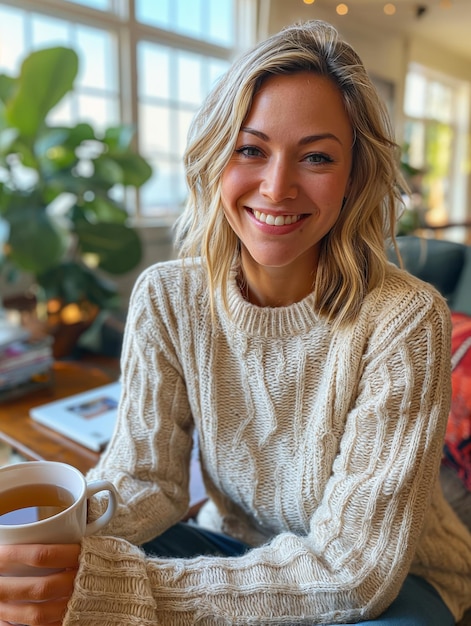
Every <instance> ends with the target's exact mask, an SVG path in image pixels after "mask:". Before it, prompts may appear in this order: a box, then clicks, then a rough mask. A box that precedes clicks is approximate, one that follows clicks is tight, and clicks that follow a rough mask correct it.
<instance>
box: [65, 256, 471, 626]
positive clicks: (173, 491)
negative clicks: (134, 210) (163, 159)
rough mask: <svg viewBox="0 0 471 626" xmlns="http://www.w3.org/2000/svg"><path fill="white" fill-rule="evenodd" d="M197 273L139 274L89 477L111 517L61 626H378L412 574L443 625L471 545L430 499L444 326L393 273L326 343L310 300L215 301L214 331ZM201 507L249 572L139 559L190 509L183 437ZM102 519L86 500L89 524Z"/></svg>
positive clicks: (211, 561)
mask: <svg viewBox="0 0 471 626" xmlns="http://www.w3.org/2000/svg"><path fill="white" fill-rule="evenodd" d="M205 285H206V282H205V279H204V271H203V269H202V267H201V266H200V264H199V263H198V262H187V263H186V264H183V263H182V262H181V261H172V262H167V263H162V264H158V265H155V266H153V267H151V268H149V269H148V270H146V271H145V272H144V273H143V275H142V276H141V277H140V279H139V280H138V282H137V284H136V287H135V289H134V292H133V295H132V299H131V305H130V309H129V318H128V324H127V329H126V333H125V339H124V345H123V356H122V371H123V376H122V380H123V395H122V398H121V402H120V408H119V418H118V424H117V428H116V431H115V434H114V436H113V439H112V441H111V443H110V445H109V446H108V449H107V451H106V452H105V453H104V454H103V456H102V458H101V461H100V463H99V464H98V466H97V467H96V468H94V469H93V470H92V471H91V472H90V474H89V477H90V478H99V477H104V478H108V479H111V480H112V481H113V482H114V483H115V485H116V486H117V488H118V490H119V491H120V494H121V498H122V503H121V504H120V506H119V509H118V513H117V514H116V516H115V518H114V520H113V521H112V522H111V524H110V525H109V526H108V528H107V529H106V532H107V535H108V536H95V537H89V538H86V539H84V541H83V547H82V553H81V565H80V570H79V573H78V576H77V579H76V586H75V591H74V594H73V597H72V599H71V601H70V603H69V610H68V613H67V616H66V619H65V622H64V626H70V625H72V624H81V625H83V626H89V625H90V626H92V625H93V626H118V625H119V626H132V625H133V624H136V625H137V624H138V625H139V626H147V625H149V626H150V625H152V626H157V625H159V626H160V625H162V626H174V625H175V626H177V625H188V624H202V625H204V626H212V625H219V624H221V625H223V624H224V625H226V624H227V625H240V626H242V625H244V626H246V625H250V624H257V625H267V626H268V625H273V624H289V625H295V624H296V625H297V624H337V623H354V622H357V621H360V620H366V619H370V618H373V617H375V616H378V615H379V614H380V613H382V612H383V611H384V610H385V609H386V608H387V607H388V606H389V604H390V603H391V602H392V601H393V599H394V598H395V597H396V595H397V594H398V592H399V589H400V587H401V585H402V582H403V581H404V578H405V576H406V575H407V574H408V573H409V572H410V571H411V572H413V573H417V574H419V575H421V576H423V577H424V578H426V579H427V580H428V581H429V582H430V583H431V584H432V585H434V586H435V588H436V589H437V590H438V591H439V593H440V594H441V596H442V597H443V599H444V601H445V602H446V603H447V604H448V606H449V607H450V609H451V611H452V612H453V613H454V615H455V617H456V618H457V619H458V618H459V617H460V616H461V614H462V613H463V611H464V609H465V607H468V606H470V605H471V535H470V534H469V532H468V531H467V530H466V528H465V527H464V526H463V525H462V524H461V523H460V521H459V520H458V518H457V517H456V516H455V515H454V513H453V511H452V510H451V508H450V507H449V506H448V504H447V503H446V501H445V500H444V498H443V497H442V494H441V491H440V488H439V483H438V469H439V465H440V459H441V454H442V445H443V438H444V432H445V426H446V421H447V416H448V410H449V402H450V315H449V311H448V308H447V305H446V303H445V302H444V300H443V299H442V298H441V296H440V295H439V294H438V293H437V292H436V291H435V290H434V289H433V288H432V287H430V286H429V285H426V284H424V283H422V282H420V281H419V280H417V279H416V278H414V277H412V276H410V275H408V274H406V273H405V272H403V271H401V270H399V269H397V268H395V267H393V266H391V267H390V268H389V270H388V275H387V278H386V281H385V283H384V285H383V286H382V288H381V289H378V290H375V291H373V292H372V293H371V294H370V295H369V296H368V297H367V298H366V300H365V302H364V304H363V307H362V310H361V312H360V315H359V319H358V322H357V323H356V324H355V325H354V326H352V327H351V328H348V329H345V330H342V331H340V332H338V331H337V332H333V330H332V328H331V325H329V324H328V323H327V322H326V321H324V320H323V319H320V318H319V317H318V315H317V314H316V312H315V310H314V304H313V303H314V300H313V296H312V294H311V295H310V296H308V297H307V298H305V299H304V300H303V301H301V302H299V303H297V304H294V305H291V306H289V307H280V308H260V307H256V306H254V305H252V304H250V303H248V302H246V301H244V300H243V298H242V297H241V294H240V292H239V290H238V288H237V285H236V281H235V271H234V274H233V275H232V277H231V281H230V284H229V287H228V289H229V307H230V312H231V314H230V315H227V314H226V313H225V312H224V309H223V307H222V305H221V303H220V301H219V300H217V302H216V311H215V313H216V314H215V318H212V317H211V314H210V309H209V300H208V294H207V289H206V286H205ZM194 428H196V429H197V431H198V433H199V445H200V453H201V462H202V467H203V472H204V477H205V484H206V487H207V491H208V494H209V501H208V503H207V505H205V507H204V508H203V510H202V512H201V514H200V517H199V522H200V523H201V524H203V525H205V526H207V527H210V528H213V529H215V530H222V531H224V532H226V533H228V534H230V535H232V536H234V537H237V538H239V539H242V540H244V541H246V542H248V543H249V544H250V545H251V546H253V549H251V550H250V551H249V552H248V553H247V554H246V555H244V556H239V557H233V558H223V557H209V556H202V557H198V558H194V559H159V558H148V557H146V556H145V555H144V554H143V553H142V551H141V550H140V549H139V548H138V547H136V546H138V545H140V544H142V543H143V542H145V541H147V540H149V539H151V538H152V537H154V536H156V535H158V534H160V533H161V532H163V531H164V530H165V529H167V528H168V527H169V526H171V525H172V524H173V523H175V522H176V521H177V520H179V519H181V518H182V516H183V515H184V513H185V512H186V510H187V507H188V478H189V477H188V467H189V458H190V452H191V445H192V432H193V429H194ZM101 505H102V503H100V501H95V504H94V506H92V512H93V511H95V512H96V511H98V510H99V509H100V508H101Z"/></svg>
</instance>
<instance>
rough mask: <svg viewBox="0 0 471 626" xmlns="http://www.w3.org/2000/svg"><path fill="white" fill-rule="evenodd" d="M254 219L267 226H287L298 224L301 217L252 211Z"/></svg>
mask: <svg viewBox="0 0 471 626" xmlns="http://www.w3.org/2000/svg"><path fill="white" fill-rule="evenodd" d="M252 213H253V215H254V217H255V219H256V220H257V221H258V222H262V224H268V225H269V226H288V225H289V224H295V223H296V222H298V221H299V220H300V219H301V217H302V215H276V216H275V215H272V214H271V213H263V212H262V211H257V210H255V209H253V210H252Z"/></svg>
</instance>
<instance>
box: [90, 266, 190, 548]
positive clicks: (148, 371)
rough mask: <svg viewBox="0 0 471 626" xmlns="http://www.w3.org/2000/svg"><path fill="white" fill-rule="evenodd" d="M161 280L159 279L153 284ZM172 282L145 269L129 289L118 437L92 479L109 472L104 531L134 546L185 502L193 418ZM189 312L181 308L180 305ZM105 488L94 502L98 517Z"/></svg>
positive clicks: (179, 511) (93, 512) (92, 513)
mask: <svg viewBox="0 0 471 626" xmlns="http://www.w3.org/2000/svg"><path fill="white" fill-rule="evenodd" d="M156 282H158V283H159V284H158V285H157V287H156V285H155V283H156ZM172 289H173V291H178V290H176V289H175V284H171V285H168V284H166V283H165V280H163V279H162V280H161V281H160V280H159V273H158V272H155V273H154V272H152V271H150V272H144V274H143V275H142V276H141V277H140V279H139V280H138V282H137V283H136V286H135V288H134V290H133V293H132V296H131V302H130V307H129V314H128V320H127V324H126V331H125V336H124V341H123V349H122V357H121V363H122V372H123V373H122V377H121V380H122V394H121V398H120V403H119V407H118V418H117V424H116V427H115V430H114V433H113V437H112V439H111V441H110V443H109V445H108V446H107V448H106V450H105V452H104V453H103V454H102V456H101V458H100V461H99V463H98V465H97V466H96V467H94V468H93V469H92V470H90V471H89V473H88V474H87V480H89V481H91V480H97V479H107V480H110V481H111V482H112V483H113V484H114V485H115V486H116V488H117V490H118V493H119V495H120V503H119V505H118V510H117V512H116V514H115V515H114V517H113V519H112V521H111V522H110V523H109V524H108V526H107V527H106V529H104V530H103V531H101V534H103V532H106V533H107V534H112V535H115V536H118V537H125V538H126V539H128V540H129V541H130V542H132V543H135V544H137V545H139V544H142V543H144V542H146V541H148V540H150V539H152V538H153V537H156V536H157V535H159V534H161V533H162V532H164V531H165V530H166V529H167V528H169V527H170V526H171V525H172V524H174V523H175V522H176V521H178V520H180V519H181V518H182V517H183V515H184V513H185V512H186V511H187V509H188V503H189V495H188V485H189V464H190V456H191V448H192V445H193V437H192V433H193V420H192V416H191V411H190V407H189V402H188V398H187V394H186V389H185V381H184V378H183V374H182V370H181V367H180V363H179V360H178V357H177V356H176V354H177V351H176V350H175V344H178V342H179V341H180V339H179V338H178V337H176V336H175V331H174V329H173V328H172V326H171V325H170V324H169V323H168V318H169V317H171V315H169V314H168V311H167V307H168V291H169V290H172ZM182 315H184V307H182ZM105 497H106V496H105V495H104V494H98V496H96V497H94V498H92V499H91V501H90V510H89V516H90V517H91V518H92V519H93V518H95V517H97V515H98V514H99V513H100V512H101V511H102V509H103V508H104V506H105V502H104V500H105Z"/></svg>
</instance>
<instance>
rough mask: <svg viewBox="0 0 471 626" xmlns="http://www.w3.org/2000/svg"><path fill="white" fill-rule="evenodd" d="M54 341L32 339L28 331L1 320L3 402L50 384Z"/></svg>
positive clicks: (3, 319)
mask: <svg viewBox="0 0 471 626" xmlns="http://www.w3.org/2000/svg"><path fill="white" fill-rule="evenodd" d="M53 362H54V358H53V354H52V339H51V338H50V337H44V338H41V339H33V338H32V337H31V335H30V333H29V331H27V330H26V329H25V328H23V327H21V326H18V325H16V324H13V323H11V322H9V321H8V320H7V319H5V318H3V317H0V402H2V401H5V400H10V399H12V398H14V397H17V396H20V395H23V394H24V393H27V392H29V391H32V390H34V389H37V388H38V387H44V386H47V385H49V384H50V382H51V378H52V364H53Z"/></svg>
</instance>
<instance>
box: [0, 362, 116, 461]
mask: <svg viewBox="0 0 471 626" xmlns="http://www.w3.org/2000/svg"><path fill="white" fill-rule="evenodd" d="M112 379H113V378H112V376H110V374H109V373H107V372H105V371H103V370H102V369H100V368H98V367H94V366H91V365H87V364H83V363H81V362H62V361H57V362H56V363H55V364H54V366H53V383H52V385H51V386H50V387H47V388H44V389H38V390H36V391H33V392H30V393H28V394H25V395H24V396H22V397H20V398H15V399H12V400H10V401H7V402H2V403H1V404H0V441H3V442H5V443H6V444H8V445H9V446H10V447H12V448H13V449H14V450H16V451H17V452H19V454H21V455H22V456H24V457H25V458H26V459H27V460H29V461H42V460H46V461H61V462H63V463H69V464H70V465H73V466H74V467H76V468H77V469H79V470H80V471H81V472H83V473H86V472H87V471H88V470H89V469H90V468H91V467H93V466H94V465H96V463H97V462H98V459H99V456H100V454H99V453H98V452H94V451H93V450H89V449H88V448H86V447H85V446H82V445H80V444H78V443H76V442H75V441H73V440H72V439H68V438H67V437H64V436H63V435H61V434H60V433H58V432H56V431H55V430H52V429H51V428H48V427H47V426H43V425H42V424H39V423H37V422H35V421H34V420H32V419H31V418H30V416H29V410H30V409H31V408H32V407H33V406H38V405H40V404H45V403H47V402H53V401H54V400H59V399H60V398H66V397H67V396H71V395H74V394H76V393H80V392H82V391H87V390H88V389H93V388H95V387H99V386H100V385H105V384H107V383H109V382H111V380H112Z"/></svg>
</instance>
